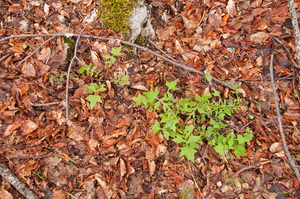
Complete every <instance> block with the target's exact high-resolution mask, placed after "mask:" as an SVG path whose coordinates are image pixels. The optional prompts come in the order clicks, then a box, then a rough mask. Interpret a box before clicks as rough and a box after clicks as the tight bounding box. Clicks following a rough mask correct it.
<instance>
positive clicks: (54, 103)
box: [32, 102, 60, 106]
mask: <svg viewBox="0 0 300 199" xmlns="http://www.w3.org/2000/svg"><path fill="white" fill-rule="evenodd" d="M59 103H60V102H50V103H47V104H33V105H32V106H52V105H56V104H59Z"/></svg>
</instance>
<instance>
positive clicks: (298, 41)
mask: <svg viewBox="0 0 300 199" xmlns="http://www.w3.org/2000/svg"><path fill="white" fill-rule="evenodd" d="M288 4H289V13H290V15H291V19H292V25H293V33H294V35H295V46H296V53H297V63H298V67H297V68H300V67H299V66H300V31H299V25H298V20H297V15H296V9H295V5H294V0H288ZM298 180H299V179H298ZM299 182H300V181H299Z"/></svg>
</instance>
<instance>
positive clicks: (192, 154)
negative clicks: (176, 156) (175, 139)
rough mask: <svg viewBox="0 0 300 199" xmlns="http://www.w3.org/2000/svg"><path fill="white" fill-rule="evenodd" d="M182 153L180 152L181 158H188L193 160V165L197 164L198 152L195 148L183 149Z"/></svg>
mask: <svg viewBox="0 0 300 199" xmlns="http://www.w3.org/2000/svg"><path fill="white" fill-rule="evenodd" d="M180 149H181V152H180V157H182V156H186V157H187V159H188V160H191V161H192V162H193V163H194V162H195V161H194V159H195V153H197V151H196V150H195V149H193V148H190V147H181V148H180Z"/></svg>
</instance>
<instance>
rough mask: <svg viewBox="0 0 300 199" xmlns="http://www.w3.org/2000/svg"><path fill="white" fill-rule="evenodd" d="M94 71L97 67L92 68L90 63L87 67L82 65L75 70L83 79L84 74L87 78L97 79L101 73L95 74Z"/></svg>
mask: <svg viewBox="0 0 300 199" xmlns="http://www.w3.org/2000/svg"><path fill="white" fill-rule="evenodd" d="M96 69H97V66H92V63H90V64H89V65H88V66H85V65H82V66H81V67H80V68H79V69H78V70H77V72H78V73H79V74H81V75H82V76H83V77H85V73H86V75H87V76H90V77H94V78H96V77H98V75H99V73H101V71H97V72H96ZM84 72H85V73H84Z"/></svg>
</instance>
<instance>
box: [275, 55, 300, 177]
mask: <svg viewBox="0 0 300 199" xmlns="http://www.w3.org/2000/svg"><path fill="white" fill-rule="evenodd" d="M273 58H274V51H273V52H272V54H271V58H270V76H271V84H272V89H273V94H274V101H275V107H276V114H277V120H278V126H279V134H280V138H281V141H282V145H283V149H284V153H285V155H286V157H287V159H288V161H289V164H290V165H291V167H292V168H293V170H294V172H295V175H296V177H297V179H298V182H300V173H299V170H298V168H297V166H296V164H295V161H294V160H293V159H292V157H291V154H290V152H289V149H288V147H287V144H286V140H285V135H284V132H283V127H282V122H281V116H280V109H279V105H278V97H277V93H276V88H275V81H274V79H273V77H274V72H273Z"/></svg>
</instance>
